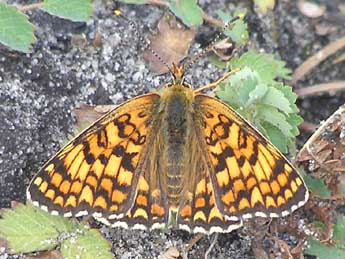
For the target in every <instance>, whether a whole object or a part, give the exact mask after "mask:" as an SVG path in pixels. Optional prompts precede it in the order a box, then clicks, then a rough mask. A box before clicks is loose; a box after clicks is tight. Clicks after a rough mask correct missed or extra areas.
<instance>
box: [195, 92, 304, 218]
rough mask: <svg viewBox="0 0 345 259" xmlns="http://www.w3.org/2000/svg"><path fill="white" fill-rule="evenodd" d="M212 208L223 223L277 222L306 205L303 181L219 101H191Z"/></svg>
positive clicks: (199, 98) (200, 98) (204, 97)
mask: <svg viewBox="0 0 345 259" xmlns="http://www.w3.org/2000/svg"><path fill="white" fill-rule="evenodd" d="M195 103H196V109H197V110H198V111H199V112H198V116H199V118H198V119H199V120H200V123H199V124H200V125H202V127H201V129H200V131H201V134H203V135H204V138H205V142H204V143H205V144H206V147H205V149H206V150H207V153H208V160H209V164H210V166H211V167H212V168H211V169H210V172H211V173H210V178H211V183H212V186H213V190H214V196H215V200H216V204H217V208H218V209H219V210H220V212H221V213H222V214H224V215H225V216H226V217H227V218H228V219H232V220H236V219H239V218H250V217H253V216H261V217H279V216H285V215H287V214H289V213H290V212H292V211H294V210H296V209H297V208H299V207H301V206H302V205H303V204H304V203H305V202H306V201H307V199H308V191H307V189H306V187H305V185H304V182H303V179H302V178H301V177H300V175H299V174H298V172H297V171H296V170H295V169H294V168H293V166H292V165H291V164H290V163H289V162H288V161H287V159H286V158H285V157H284V156H283V155H282V154H281V153H280V152H279V151H278V150H277V149H276V148H275V147H273V145H272V144H270V143H269V142H268V141H267V140H266V139H265V138H264V137H263V136H262V135H261V134H260V133H259V132H258V131H257V130H255V129H254V128H253V127H252V126H251V125H250V124H249V123H248V122H247V121H245V120H244V119H243V118H242V117H241V116H239V115H238V114H237V113H236V112H235V111H233V110H232V109H231V108H230V107H229V106H227V105H225V104H223V103H222V102H221V101H219V100H217V99H215V98H212V97H209V96H207V95H203V94H198V95H196V97H195Z"/></svg>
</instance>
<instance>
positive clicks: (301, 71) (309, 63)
mask: <svg viewBox="0 0 345 259" xmlns="http://www.w3.org/2000/svg"><path fill="white" fill-rule="evenodd" d="M343 47H345V37H341V38H340V39H338V40H336V41H334V42H332V43H330V44H328V45H327V46H326V47H324V48H323V49H321V50H320V51H318V52H317V53H316V54H314V55H313V56H311V57H309V58H308V59H307V60H306V61H304V62H303V63H302V64H301V65H300V66H299V67H298V68H297V69H296V70H295V72H294V73H293V75H292V80H291V82H290V84H291V85H295V84H296V82H297V81H298V80H300V79H301V78H302V77H303V76H304V75H305V74H307V73H308V72H309V71H310V70H312V69H313V68H314V67H315V66H317V65H318V64H319V63H320V62H321V61H323V60H325V59H326V58H328V57H329V56H330V55H332V54H334V53H335V52H336V51H338V50H339V49H341V48H343Z"/></svg>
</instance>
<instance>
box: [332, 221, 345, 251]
mask: <svg viewBox="0 0 345 259" xmlns="http://www.w3.org/2000/svg"><path fill="white" fill-rule="evenodd" d="M333 239H334V240H336V246H337V247H338V248H342V249H345V216H343V215H339V216H338V217H337V222H336V224H335V225H334V228H333ZM344 253H345V251H344Z"/></svg>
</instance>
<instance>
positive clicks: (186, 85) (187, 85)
mask: <svg viewBox="0 0 345 259" xmlns="http://www.w3.org/2000/svg"><path fill="white" fill-rule="evenodd" d="M183 86H184V87H186V88H192V86H191V85H190V84H188V83H185V82H183Z"/></svg>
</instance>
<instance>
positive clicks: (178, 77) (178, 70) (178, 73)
mask: <svg viewBox="0 0 345 259" xmlns="http://www.w3.org/2000/svg"><path fill="white" fill-rule="evenodd" d="M185 71H186V70H185V67H184V65H183V64H182V65H180V66H179V65H176V64H175V63H173V64H172V68H171V70H170V73H171V76H172V79H173V83H172V84H173V85H183V84H184V73H185Z"/></svg>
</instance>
